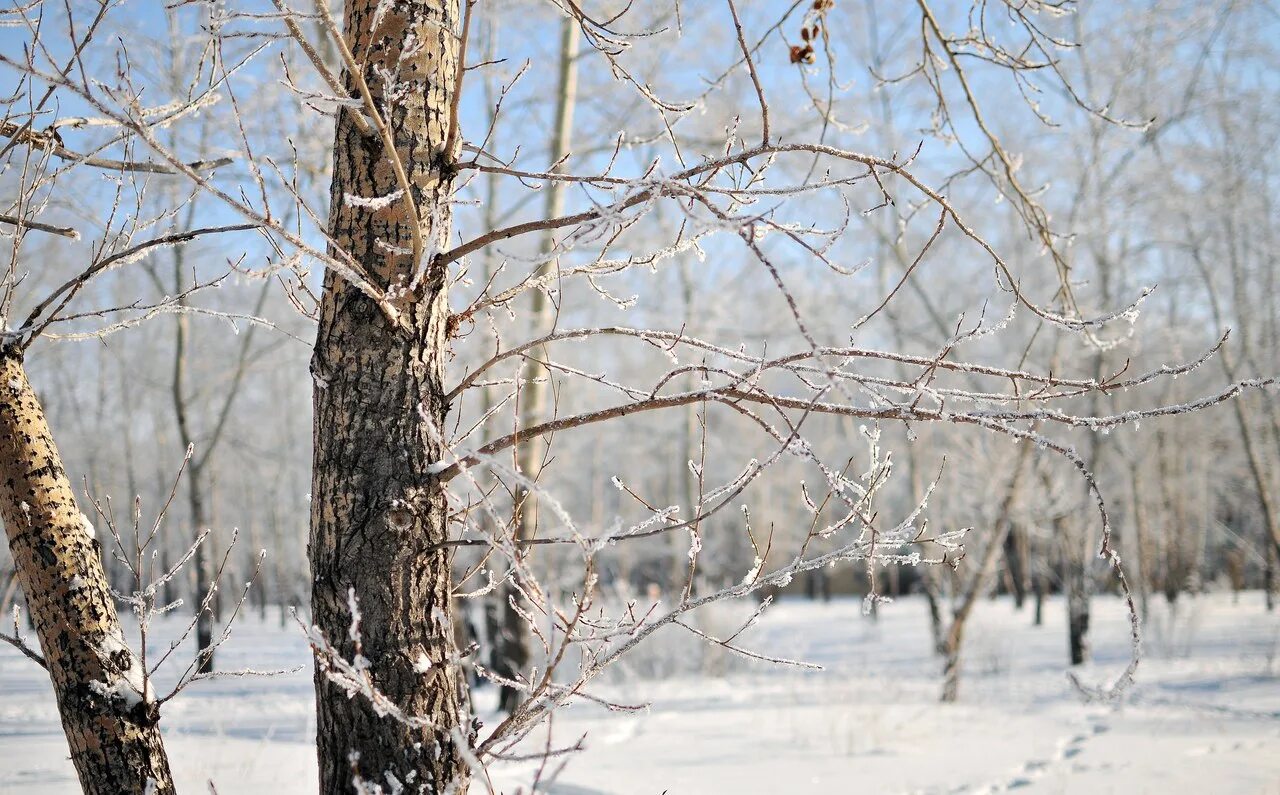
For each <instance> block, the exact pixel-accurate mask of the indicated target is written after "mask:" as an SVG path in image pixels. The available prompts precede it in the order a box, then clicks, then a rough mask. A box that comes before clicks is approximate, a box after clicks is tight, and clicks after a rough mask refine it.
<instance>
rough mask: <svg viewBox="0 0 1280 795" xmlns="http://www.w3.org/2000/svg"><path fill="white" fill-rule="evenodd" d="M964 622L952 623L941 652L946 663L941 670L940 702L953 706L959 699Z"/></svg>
mask: <svg viewBox="0 0 1280 795" xmlns="http://www.w3.org/2000/svg"><path fill="white" fill-rule="evenodd" d="M964 626H965V622H964V621H952V622H951V629H950V631H948V632H947V639H946V640H945V641H944V642H943V645H942V652H943V656H944V659H945V660H946V662H945V663H944V667H943V670H942V701H943V703H946V704H953V703H955V702H956V700H957V699H959V698H960V650H961V649H962V648H963V647H964Z"/></svg>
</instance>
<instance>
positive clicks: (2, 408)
mask: <svg viewBox="0 0 1280 795" xmlns="http://www.w3.org/2000/svg"><path fill="white" fill-rule="evenodd" d="M0 514H3V517H4V526H5V532H6V534H7V536H8V539H9V549H10V551H11V552H12V554H13V559H14V563H15V565H16V567H17V576H18V580H19V584H20V585H21V586H22V591H23V593H24V594H25V595H26V600H27V609H28V610H29V611H30V616H31V618H32V620H33V621H34V623H35V631H36V636H37V637H38V638H39V641H40V648H41V649H42V650H43V652H44V659H45V665H46V667H47V668H48V671H49V678H50V679H51V680H52V681H53V689H54V694H55V696H56V697H57V701H58V711H59V713H60V714H61V716H62V728H63V730H64V731H65V732H66V735H67V744H68V745H69V746H70V749H71V761H72V763H73V764H74V765H75V768H76V772H77V774H78V775H79V777H80V785H81V787H82V788H83V789H84V791H85V792H86V793H91V795H96V793H103V794H104V795H106V793H110V794H111V795H118V793H142V792H146V791H148V790H147V787H148V782H151V786H152V789H151V790H150V791H151V792H156V793H162V792H172V791H173V782H172V778H171V776H170V774H169V761H168V758H167V757H166V756H165V751H164V746H163V744H162V743H161V739H160V728H159V726H158V725H157V721H158V720H159V717H160V713H159V708H158V707H157V705H156V704H155V701H154V699H152V698H148V697H144V692H143V691H145V690H146V689H147V688H146V683H145V678H144V675H143V670H142V666H141V664H140V663H139V661H138V660H137V659H136V658H135V657H134V656H133V653H132V652H130V651H129V648H128V646H127V645H126V644H125V642H124V633H123V631H122V630H121V627H120V620H119V618H118V617H117V615H116V607H115V603H114V602H113V601H112V599H111V595H110V591H109V590H108V588H107V579H106V574H105V572H104V571H103V568H102V558H101V551H100V550H101V548H100V546H99V544H98V541H97V540H96V539H95V538H94V536H93V534H92V532H91V529H90V528H91V527H92V525H91V524H90V523H89V522H88V520H87V519H86V518H85V517H84V515H83V514H81V513H80V510H79V508H77V507H76V501H75V494H74V492H73V491H72V488H71V482H70V480H69V479H68V478H67V473H66V471H65V470H64V469H63V467H62V459H61V457H60V456H59V454H58V449H57V447H56V446H55V445H54V441H53V436H52V434H51V432H50V430H49V426H48V423H47V421H46V420H45V416H44V410H43V409H42V407H41V405H40V401H39V399H38V398H37V396H36V394H35V392H34V390H32V388H31V384H30V383H29V382H28V381H27V376H26V373H25V371H24V369H23V365H22V359H21V356H20V355H19V354H18V353H16V352H11V351H5V352H0Z"/></svg>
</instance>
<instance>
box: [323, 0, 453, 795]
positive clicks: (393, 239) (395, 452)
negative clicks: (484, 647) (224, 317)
mask: <svg viewBox="0 0 1280 795" xmlns="http://www.w3.org/2000/svg"><path fill="white" fill-rule="evenodd" d="M378 5H379V4H378V3H377V2H376V1H375V0H348V2H347V3H346V10H345V29H346V40H347V42H348V43H349V45H350V50H351V51H352V52H354V53H355V54H356V57H357V58H358V59H359V67H360V69H361V70H362V73H363V78H364V80H365V81H366V82H367V84H368V87H369V89H370V93H371V94H372V96H373V99H374V101H375V103H376V104H377V106H378V107H379V108H380V109H381V112H382V114H383V117H384V119H385V122H386V125H387V127H388V129H389V131H390V136H391V138H392V140H393V141H394V144H395V151H396V152H397V153H398V155H399V158H400V161H401V163H402V164H403V166H404V171H405V173H406V175H407V179H408V182H409V185H410V188H411V191H410V193H411V196H412V198H413V200H414V205H415V207H416V210H417V217H413V215H412V214H411V213H410V212H409V211H408V208H407V204H408V203H407V202H406V201H403V200H397V201H393V202H391V203H390V204H387V205H386V206H374V207H370V206H365V205H362V204H361V203H359V202H351V201H346V200H345V199H344V197H345V196H347V195H352V196H356V197H365V198H374V197H384V196H388V195H391V194H393V193H394V192H395V191H397V190H398V189H399V183H398V181H397V177H396V174H395V170H394V168H393V164H392V159H391V157H389V156H388V154H389V153H388V152H387V151H385V150H384V147H383V144H382V141H381V140H380V139H379V137H378V136H377V135H372V136H366V135H364V134H363V133H361V131H360V129H359V127H358V126H357V124H356V123H355V122H354V121H353V118H352V115H351V113H352V112H344V113H342V114H341V115H340V116H339V119H338V122H337V129H336V133H335V141H334V173H333V182H332V187H331V191H330V202H331V206H330V219H329V223H330V232H331V235H332V237H333V239H334V241H336V244H337V246H338V247H339V248H341V249H342V251H343V252H345V255H347V256H350V257H352V258H353V259H354V260H355V261H356V262H358V263H360V265H361V266H362V267H363V268H364V269H365V270H366V271H367V272H368V273H369V274H371V275H372V276H373V278H374V279H375V280H376V281H377V282H378V284H379V285H381V286H384V287H387V286H395V287H405V286H408V285H410V284H411V283H412V279H413V275H414V273H415V263H414V262H412V257H411V256H410V255H409V254H407V253H403V252H407V251H411V250H412V247H413V240H414V228H415V225H416V227H417V229H419V230H421V233H422V236H423V238H425V239H428V240H430V239H433V238H434V239H436V240H443V239H445V238H446V236H447V234H448V227H449V206H448V203H447V201H445V199H446V197H447V196H448V194H449V190H450V183H451V180H452V174H453V170H454V169H453V163H454V153H452V152H447V151H446V147H447V140H448V138H449V133H448V130H449V120H450V116H451V113H452V110H451V105H452V95H453V92H454V89H455V75H456V72H457V64H458V58H459V52H458V50H459V39H458V35H457V30H458V28H459V24H458V23H459V8H458V2H457V0H399V1H398V2H394V3H390V4H387V5H388V8H387V9H386V13H385V14H382V15H380V16H378V17H377V18H376V19H377V22H378V24H377V28H376V29H375V28H374V23H375V14H376V11H377V9H378ZM408 43H412V45H413V46H412V47H408V46H406V44H408ZM383 74H389V75H391V76H393V77H394V78H395V80H396V81H397V84H398V87H399V88H401V89H403V90H402V91H401V92H398V93H397V95H396V96H395V97H388V96H387V95H386V92H385V91H384V88H385V86H384V84H383V82H382V77H381V75H383ZM345 80H346V83H347V88H348V90H350V91H351V94H352V96H359V95H360V94H359V92H358V90H357V89H358V84H357V81H356V80H355V79H353V76H352V75H351V74H350V73H347V74H346V75H345ZM354 112H359V111H354ZM402 198H403V197H402ZM424 267H426V268H427V272H426V274H425V277H424V278H423V279H422V281H421V283H420V285H419V287H418V288H417V289H415V290H410V291H409V292H408V293H407V294H406V295H405V296H404V298H403V299H401V300H399V301H397V304H398V305H399V307H400V309H401V314H400V318H399V320H398V321H392V320H391V319H390V318H389V317H388V313H385V312H384V311H383V310H382V309H381V308H380V307H379V306H378V304H377V303H376V302H375V301H373V300H371V299H370V298H369V297H368V296H367V295H366V294H364V293H363V292H361V291H360V290H359V289H357V288H356V287H355V286H353V285H352V284H351V283H349V282H348V281H346V280H345V279H343V278H342V277H341V276H339V275H338V274H337V273H335V272H333V271H332V270H330V271H329V272H328V273H326V274H325V285H324V294H323V299H322V303H321V309H320V321H319V327H318V329H317V336H316V346H315V352H314V355H313V358H312V374H313V378H314V382H315V383H314V407H315V417H314V469H313V477H312V509H311V537H310V548H309V555H310V559H311V571H312V577H313V583H312V601H311V607H312V617H313V621H314V623H315V625H316V626H317V627H318V628H319V630H320V631H321V632H323V633H324V635H325V636H326V637H327V638H328V640H329V642H330V643H332V644H333V645H334V646H335V648H336V649H337V651H338V652H339V653H340V654H342V655H343V656H344V657H346V658H347V659H351V658H352V657H353V656H354V655H355V653H356V647H355V643H354V641H353V640H351V639H350V637H349V635H348V628H349V626H350V621H351V617H350V612H349V609H348V603H347V595H348V592H353V593H354V594H355V596H356V598H357V599H358V600H359V607H360V611H361V612H362V614H363V650H362V651H363V656H364V657H365V658H367V660H368V665H369V668H368V671H369V673H370V675H371V676H372V680H373V682H374V685H375V686H376V687H377V688H378V690H379V691H380V692H381V693H382V694H383V695H385V696H386V697H387V698H389V699H390V700H391V701H392V702H393V703H394V704H396V705H397V706H398V707H399V709H400V710H402V711H403V712H404V713H405V714H406V715H410V716H414V717H416V718H420V719H424V720H425V721H426V722H427V723H426V724H422V723H413V724H412V725H411V724H409V723H406V722H403V721H398V720H396V719H394V718H392V717H389V716H383V715H379V714H378V712H377V711H375V709H374V707H373V705H372V704H371V703H370V701H369V700H368V699H367V698H365V697H363V696H361V695H356V696H355V697H353V698H348V696H347V693H346V692H344V691H343V690H342V689H341V688H339V687H338V686H336V685H335V684H333V683H332V682H331V681H329V679H328V678H327V677H326V675H325V673H324V670H323V668H324V665H323V661H322V660H321V661H320V662H319V664H318V666H317V671H316V709H317V720H316V730H317V731H316V734H317V737H316V744H317V752H318V755H319V762H320V791H321V792H324V793H340V792H353V791H356V790H357V788H358V787H359V786H360V785H361V783H363V782H367V783H378V784H380V785H382V786H384V787H387V786H389V787H390V788H391V789H392V790H393V791H398V790H399V787H400V786H404V787H408V788H410V789H413V790H415V791H423V792H433V793H445V792H457V793H461V792H466V791H467V787H468V778H469V770H468V767H467V764H466V762H465V761H464V755H463V752H464V748H463V747H460V746H465V744H467V743H469V742H470V737H471V736H472V731H471V728H470V724H469V716H468V713H467V709H466V704H465V700H464V699H463V698H462V697H461V696H462V694H461V693H460V691H459V687H458V684H459V682H458V664H457V649H456V643H455V640H454V636H453V631H452V619H451V617H450V611H451V608H450V598H449V597H450V591H451V578H450V556H449V553H448V551H447V549H445V548H440V547H437V546H435V545H438V544H439V543H440V542H442V541H444V540H445V538H446V532H447V527H446V525H447V507H446V504H445V495H444V490H443V487H442V484H441V483H440V482H439V481H438V478H437V476H436V475H435V474H433V473H432V472H431V469H430V465H431V464H432V463H434V462H436V461H437V460H439V459H440V458H442V457H443V454H444V450H443V447H442V444H441V442H440V439H439V436H438V434H437V429H441V430H442V429H443V427H444V418H445V414H446V412H447V409H448V406H447V405H446V403H445V399H444V392H443V389H442V384H441V380H442V375H443V363H444V357H445V355H446V347H447V336H448V335H447V330H446V326H447V322H448V318H449V308H448V300H447V295H446V286H445V279H444V273H443V269H440V268H437V267H436V266H435V265H434V264H433V263H425V264H424ZM424 661H429V662H430V665H429V666H424V665H423V662H424ZM423 668H425V671H423Z"/></svg>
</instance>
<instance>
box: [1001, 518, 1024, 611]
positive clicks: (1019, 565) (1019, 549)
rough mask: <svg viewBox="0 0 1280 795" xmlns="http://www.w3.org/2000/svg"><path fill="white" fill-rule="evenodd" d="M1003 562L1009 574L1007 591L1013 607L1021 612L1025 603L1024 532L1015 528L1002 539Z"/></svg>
mask: <svg viewBox="0 0 1280 795" xmlns="http://www.w3.org/2000/svg"><path fill="white" fill-rule="evenodd" d="M1004 561H1005V567H1006V569H1005V570H1006V571H1007V572H1008V573H1009V590H1010V592H1012V593H1013V607H1014V609H1015V610H1021V609H1022V606H1023V604H1025V603H1026V601H1027V544H1026V532H1025V531H1024V530H1022V529H1020V528H1019V527H1017V526H1013V527H1010V528H1009V534H1008V535H1006V536H1005V537H1004Z"/></svg>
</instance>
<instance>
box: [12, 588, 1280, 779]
mask: <svg viewBox="0 0 1280 795" xmlns="http://www.w3.org/2000/svg"><path fill="white" fill-rule="evenodd" d="M1152 604H1153V615H1152V619H1151V621H1150V622H1149V623H1148V625H1147V627H1146V635H1147V638H1146V654H1145V657H1144V659H1143V662H1142V665H1141V667H1140V669H1139V675H1138V682H1137V684H1136V685H1135V686H1134V687H1133V688H1132V690H1131V691H1130V692H1129V693H1128V695H1127V697H1126V699H1125V702H1124V703H1123V704H1122V705H1119V706H1115V705H1088V704H1083V703H1081V701H1080V699H1079V698H1078V697H1077V696H1076V694H1075V692H1074V690H1073V689H1072V687H1071V685H1070V684H1069V683H1068V681H1067V679H1066V677H1065V664H1064V660H1065V657H1066V636H1065V630H1064V623H1065V616H1064V612H1065V611H1064V608H1063V605H1062V604H1061V602H1059V601H1057V600H1054V601H1051V602H1050V603H1048V604H1047V605H1046V609H1045V625H1044V626H1042V627H1032V626H1031V625H1030V624H1031V610H1030V607H1028V608H1027V609H1025V610H1024V611H1022V612H1020V613H1019V612H1015V611H1014V610H1013V607H1012V605H1011V604H1010V603H1009V602H1007V601H1003V600H1001V601H995V602H987V603H983V604H982V605H980V606H979V608H978V611H977V613H976V615H975V617H974V619H973V621H972V622H971V623H972V628H971V631H970V633H969V641H968V644H967V659H968V665H967V667H966V671H965V677H964V680H963V682H962V692H961V702H960V703H959V704H955V705H949V706H943V705H940V704H938V703H937V700H936V699H937V695H938V691H939V685H940V682H939V677H938V669H939V665H938V662H937V660H936V659H935V658H933V657H932V656H931V655H930V653H929V639H928V625H927V617H926V610H925V606H924V604H923V602H921V601H919V600H916V599H903V600H899V601H898V602H895V603H893V604H890V605H885V606H882V608H881V611H880V617H879V620H878V621H872V620H870V619H868V618H864V617H863V616H862V614H861V609H860V603H859V602H856V601H843V600H841V601H835V602H832V603H830V604H815V603H810V602H804V601H783V602H781V603H779V604H777V605H775V606H774V607H773V608H772V609H771V610H770V611H769V612H768V613H766V615H765V617H764V619H763V620H762V621H761V623H760V625H759V626H758V627H757V628H755V629H753V630H752V632H751V633H750V634H749V636H748V638H747V639H746V640H745V641H744V643H745V644H746V645H749V646H750V647H751V648H753V649H755V650H757V651H760V652H763V653H767V654H774V655H778V656H783V657H793V658H801V659H805V660H808V661H811V662H816V663H819V664H821V665H823V666H824V670H822V671H806V670H800V669H795V668H780V667H777V666H771V665H766V664H764V663H758V662H752V661H744V660H741V659H740V658H734V659H733V660H727V659H726V658H725V656H724V653H723V652H721V653H719V654H709V655H703V660H702V662H700V663H699V665H700V666H701V667H703V668H705V669H707V670H706V672H704V673H679V674H671V673H668V674H667V675H665V676H662V677H660V678H656V679H655V678H651V677H649V676H645V675H644V671H649V672H650V673H651V672H652V671H653V670H661V669H662V668H663V666H664V665H667V666H668V667H669V668H672V669H688V668H689V667H691V666H690V665H689V664H688V660H687V659H685V658H680V657H679V656H680V655H687V654H689V650H695V651H696V647H694V646H693V645H691V644H689V643H688V642H687V641H686V639H685V638H683V637H681V638H677V637H673V636H669V637H667V638H666V639H663V638H658V639H656V640H657V642H658V644H659V646H660V648H659V649H658V650H657V651H655V652H653V653H651V654H650V655H649V656H648V657H646V658H644V659H641V660H639V661H638V664H637V665H635V666H634V667H633V669H632V673H631V674H630V675H628V676H623V677H618V678H617V679H616V681H613V682H610V683H608V684H607V685H601V686H599V687H598V688H597V692H598V693H600V694H603V695H608V696H609V697H611V698H616V699H618V700H630V701H642V700H643V701H650V702H652V706H651V708H650V709H648V710H647V711H645V712H642V713H639V714H616V713H609V712H607V711H605V710H604V709H603V708H601V707H598V706H595V705H585V704H584V705H578V706H574V707H573V708H571V709H568V710H565V711H564V712H562V713H559V714H558V716H557V718H556V720H555V723H554V727H553V729H554V740H555V742H556V743H557V744H571V743H572V742H573V741H574V740H576V739H577V738H578V737H579V736H580V735H582V734H583V733H585V734H586V740H585V744H586V746H587V750H586V751H585V752H583V753H581V754H578V755H576V756H575V757H573V758H572V759H571V761H569V763H568V765H567V767H566V768H565V769H564V771H563V772H562V774H561V775H560V776H559V777H558V778H557V779H556V780H555V781H554V783H552V784H551V785H549V786H547V787H546V789H545V791H546V792H548V793H558V794H559V795H595V794H596V793H645V795H658V793H662V792H664V791H665V792H669V793H671V795H683V794H685V793H688V794H689V795H704V794H705V793H722V792H724V793H729V792H732V793H771V794H773V793H792V792H813V793H847V792H966V793H967V792H992V791H1003V790H1009V789H1017V790H1020V791H1023V792H1050V793H1064V792H1070V793H1104V792H1123V793H1126V795H1130V794H1133V793H1146V792H1150V793H1170V792H1195V793H1280V616H1277V615H1268V614H1267V613H1266V612H1265V611H1264V610H1263V607H1262V600H1261V596H1260V595H1259V594H1256V593H1255V594H1246V595H1244V596H1242V598H1241V599H1240V603H1239V604H1238V605H1237V604H1233V603H1232V598H1231V597H1230V596H1229V595H1219V594H1215V595H1209V596H1202V597H1199V598H1197V599H1186V600H1185V601H1184V602H1182V603H1180V604H1179V606H1178V612H1177V614H1176V615H1173V616H1170V614H1169V612H1168V610H1167V609H1166V608H1165V606H1164V604H1163V602H1162V601H1161V602H1156V601H1153V603H1152ZM1094 610H1095V613H1094V629H1093V639H1094V645H1095V660H1096V661H1095V663H1094V664H1093V665H1092V666H1090V667H1089V668H1087V669H1086V670H1085V671H1084V672H1083V678H1084V679H1085V680H1086V681H1094V682H1098V683H1101V682H1103V681H1105V680H1108V679H1109V678H1110V677H1112V676H1114V675H1115V674H1116V673H1117V672H1118V671H1119V670H1120V669H1121V668H1122V667H1123V664H1124V661H1125V659H1126V655H1127V653H1128V652H1127V635H1126V627H1125V619H1124V614H1123V612H1122V610H1121V608H1120V605H1119V603H1118V602H1117V601H1115V600H1114V599H1111V598H1107V597H1099V598H1097V599H1095V608H1094ZM673 631H678V632H683V630H677V629H674V628H673ZM163 632H164V630H163V628H162V629H161V630H160V632H159V634H161V635H163ZM663 654H668V655H676V658H673V659H671V660H664V659H663V657H662V655H663ZM220 663H221V664H223V665H226V666H228V667H237V666H238V667H253V668H257V669H266V668H284V667H290V666H294V665H303V666H309V660H308V657H307V650H306V645H305V643H304V641H303V639H302V637H301V635H300V633H299V631H298V630H297V628H296V626H295V625H292V624H291V623H290V624H289V625H288V626H286V627H285V628H284V629H281V628H280V626H279V624H278V623H277V622H274V621H273V622H269V623H260V622H257V621H254V620H252V619H250V620H247V621H245V622H244V623H243V625H242V626H240V627H239V628H238V631H237V632H236V634H235V637H234V638H233V640H232V641H231V642H230V643H229V645H228V646H226V647H224V650H223V652H222V653H221V657H220ZM668 663H669V665H668ZM161 684H163V683H161ZM159 689H160V690H161V692H163V690H164V688H163V687H160V688H159ZM491 698H492V696H491V694H486V693H484V692H483V691H482V693H481V695H480V699H481V706H482V712H486V713H487V714H485V715H484V717H485V718H486V723H489V724H492V722H493V715H492V713H491V711H489V710H486V709H485V708H484V705H485V704H488V703H489V699H491ZM163 726H164V728H165V737H166V740H167V743H168V747H169V751H170V756H171V758H172V762H173V766H174V772H175V775H176V776H177V778H178V781H179V786H180V791H183V792H202V791H207V788H206V785H205V782H206V781H208V780H210V779H212V780H213V782H214V783H215V784H216V785H217V786H218V791H219V792H221V793H256V792H265V793H271V795H290V794H291V793H311V792H314V789H315V785H314V783H313V781H314V775H315V772H314V771H315V761H314V758H313V751H312V748H311V746H310V742H309V741H310V737H311V735H312V732H313V717H312V705H311V681H310V671H309V668H308V669H307V670H304V671H302V672H299V673H296V674H289V675H285V676H280V677H275V678H272V679H222V680H217V681H212V682H205V683H201V684H200V685H198V686H197V687H194V688H192V689H190V690H188V691H186V692H185V693H184V694H182V695H180V696H179V697H178V698H177V699H176V700H174V701H173V702H170V703H169V704H167V705H166V707H165V710H164V723H163ZM66 753H67V751H66V743H65V741H64V740H63V737H62V732H61V728H60V726H59V723H58V719H57V714H56V711H55V709H54V705H53V697H52V693H51V690H50V687H49V684H48V682H47V681H46V680H45V678H44V675H43V672H42V671H41V670H40V669H38V668H37V667H36V666H35V665H34V664H32V663H31V662H29V661H27V660H26V659H24V658H22V657H20V656H19V655H18V654H17V653H16V651H14V650H13V649H10V648H8V647H5V648H0V759H3V763H2V764H0V792H6V793H7V792H22V793H65V792H72V791H74V790H75V777H74V771H73V770H72V768H71V764H70V762H69V761H67V758H66ZM535 768H536V764H535V763H530V762H523V763H510V764H507V765H502V764H498V765H494V766H493V767H492V769H491V771H490V772H491V777H492V782H493V786H494V789H495V791H498V792H505V793H515V792H516V791H517V790H519V789H521V788H523V789H524V791H526V792H527V791H528V786H529V783H530V781H532V779H533V777H534V774H535ZM475 791H484V790H483V788H482V787H480V786H479V785H477V788H476V790H475Z"/></svg>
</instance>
